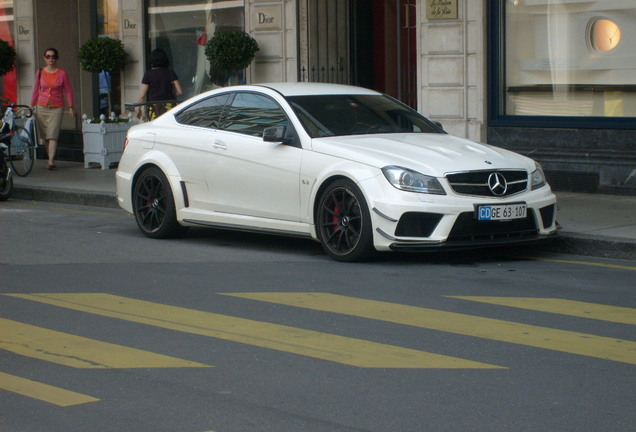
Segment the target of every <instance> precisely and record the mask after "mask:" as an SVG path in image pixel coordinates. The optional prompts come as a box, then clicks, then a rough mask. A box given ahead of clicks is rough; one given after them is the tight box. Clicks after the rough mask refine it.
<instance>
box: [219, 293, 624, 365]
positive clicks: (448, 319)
mask: <svg viewBox="0 0 636 432" xmlns="http://www.w3.org/2000/svg"><path fill="white" fill-rule="evenodd" d="M226 295H229V296H234V297H241V298H246V299H252V300H260V301H265V302H270V303H276V304H284V305H288V306H295V307H302V308H307V309H314V310H319V311H326V312H334V313H339V314H345V315H353V316H358V317H364V318H370V319H375V320H381V321H388V322H393V323H399V324H405V325H409V326H415V327H422V328H427V329H433V330H440V331H445V332H451V333H457V334H462V335H468V336H474V337H479V338H484V339H491V340H496V341H501V342H509V343H514V344H520V345H526V346H531V347H537V348H544V349H550V350H554V351H560V352H566V353H571V354H579V355H584V356H588V357H596V358H600V359H606V360H613V361H617V362H622V363H629V364H636V342H632V341H628V340H620V339H614V338H607V337H602V336H595V335H591V334H585V333H577V332H572V331H565V330H557V329H551V328H546V327H539V326H533V325H527V324H521V323H515V322H509V321H502V320H497V319H492V318H483V317H477V316H473V315H465V314H460V313H455V312H444V311H440V310H435V309H428V308H422V307H416V306H406V305H400V304H395V303H385V302H380V301H374V300H365V299H360V298H353V297H346V296H341V295H336V294H326V293H227V294H226Z"/></svg>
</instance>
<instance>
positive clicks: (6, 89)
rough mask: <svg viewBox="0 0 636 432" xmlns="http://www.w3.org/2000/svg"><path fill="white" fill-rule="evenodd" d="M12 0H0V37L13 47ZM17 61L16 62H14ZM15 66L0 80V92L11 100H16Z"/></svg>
mask: <svg viewBox="0 0 636 432" xmlns="http://www.w3.org/2000/svg"><path fill="white" fill-rule="evenodd" d="M13 4H14V1H13V0H0V39H2V40H3V41H5V42H7V43H8V44H9V45H11V46H12V47H15V43H14V40H13ZM16 63H17V62H16ZM17 67H18V65H17V64H16V67H15V68H13V70H12V71H10V72H9V73H7V74H5V75H4V76H3V77H2V79H1V80H0V92H1V93H0V94H2V95H3V96H4V97H5V98H7V99H9V100H10V101H12V102H18V87H17V81H16V76H17V71H16V68H17Z"/></svg>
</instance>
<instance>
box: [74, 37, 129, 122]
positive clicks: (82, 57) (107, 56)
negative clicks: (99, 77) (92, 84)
mask: <svg viewBox="0 0 636 432" xmlns="http://www.w3.org/2000/svg"><path fill="white" fill-rule="evenodd" d="M79 61H80V65H81V66H82V69H84V70H85V71H88V72H92V73H100V72H102V71H103V72H108V73H117V72H119V71H120V70H121V69H123V68H124V67H125V66H126V63H127V62H128V53H127V52H126V50H125V49H124V44H123V42H122V41H120V40H119V39H112V38H109V37H96V38H92V39H89V40H87V41H86V42H84V43H83V44H82V46H81V47H80V50H79ZM110 92H111V89H110V88H108V92H107V93H108V96H107V97H108V112H110V111H111V98H110Z"/></svg>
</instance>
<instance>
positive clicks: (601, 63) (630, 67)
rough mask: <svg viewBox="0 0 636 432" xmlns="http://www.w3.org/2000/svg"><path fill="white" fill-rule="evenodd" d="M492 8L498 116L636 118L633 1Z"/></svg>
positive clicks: (526, 0) (548, 0)
mask: <svg viewBox="0 0 636 432" xmlns="http://www.w3.org/2000/svg"><path fill="white" fill-rule="evenodd" d="M489 3H490V5H491V6H493V7H494V9H495V13H496V15H493V11H492V10H491V18H493V19H492V20H491V26H493V27H492V28H491V32H492V33H491V41H490V45H491V48H492V52H493V53H495V56H496V57H494V58H493V60H494V63H491V70H490V73H491V74H492V75H491V76H494V77H496V81H491V83H492V89H491V90H494V92H493V93H494V94H495V95H496V96H497V97H496V99H494V100H493V102H494V107H495V109H496V111H497V112H496V115H498V116H522V117H532V116H548V117H597V118H605V119H608V118H623V119H625V118H630V117H636V51H635V50H634V46H635V44H636V3H635V2H634V1H633V0H612V1H608V0H599V1H581V0H506V1H497V2H495V1H492V2H489Z"/></svg>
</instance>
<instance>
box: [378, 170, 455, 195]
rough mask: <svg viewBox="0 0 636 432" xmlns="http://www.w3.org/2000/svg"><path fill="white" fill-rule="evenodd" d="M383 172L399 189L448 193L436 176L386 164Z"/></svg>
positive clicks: (440, 193)
mask: <svg viewBox="0 0 636 432" xmlns="http://www.w3.org/2000/svg"><path fill="white" fill-rule="evenodd" d="M382 172H383V173H384V176H385V177H386V179H387V180H388V181H389V183H391V184H392V185H393V186H394V187H396V188H397V189H400V190H403V191H407V192H418V193H425V194H435V195H446V192H444V189H443V188H442V185H441V184H440V183H439V181H438V180H437V179H436V178H435V177H431V176H427V175H424V174H420V173H418V172H417V171H413V170H410V169H406V168H402V167H398V166H386V167H384V168H382Z"/></svg>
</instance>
